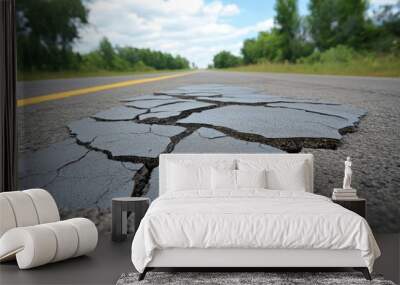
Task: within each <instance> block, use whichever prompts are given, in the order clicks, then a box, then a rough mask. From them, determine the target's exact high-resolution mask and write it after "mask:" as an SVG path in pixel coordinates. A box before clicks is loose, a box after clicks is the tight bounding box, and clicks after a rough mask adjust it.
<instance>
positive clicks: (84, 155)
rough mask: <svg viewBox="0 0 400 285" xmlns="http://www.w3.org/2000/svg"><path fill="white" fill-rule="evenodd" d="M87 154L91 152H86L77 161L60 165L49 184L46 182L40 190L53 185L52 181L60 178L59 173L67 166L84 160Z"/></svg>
mask: <svg viewBox="0 0 400 285" xmlns="http://www.w3.org/2000/svg"><path fill="white" fill-rule="evenodd" d="M89 152H91V150H87V151H86V152H85V153H84V154H83V155H81V156H80V157H78V158H77V159H74V160H71V161H68V162H66V163H65V164H63V165H61V166H60V167H58V168H57V169H56V174H55V175H54V177H53V178H52V179H51V180H50V181H49V182H47V183H46V184H45V185H43V186H42V188H46V187H47V186H49V185H51V184H53V183H54V181H55V180H56V179H57V178H58V177H60V173H61V171H62V170H63V169H64V168H66V167H67V166H69V165H72V164H75V163H77V162H79V161H81V160H82V159H84V158H85V157H86V156H87V155H88V153H89Z"/></svg>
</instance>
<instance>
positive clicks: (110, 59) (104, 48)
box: [99, 37, 116, 70]
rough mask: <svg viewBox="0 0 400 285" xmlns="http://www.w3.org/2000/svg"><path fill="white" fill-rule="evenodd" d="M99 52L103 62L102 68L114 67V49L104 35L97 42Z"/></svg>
mask: <svg viewBox="0 0 400 285" xmlns="http://www.w3.org/2000/svg"><path fill="white" fill-rule="evenodd" d="M99 53H100V56H101V57H102V59H103V62H104V68H105V69H110V70H112V69H113V68H114V61H115V60H116V57H115V55H116V54H115V51H114V48H113V46H112V44H111V43H110V41H109V40H108V39H107V38H106V37H104V38H102V39H101V41H100V44H99Z"/></svg>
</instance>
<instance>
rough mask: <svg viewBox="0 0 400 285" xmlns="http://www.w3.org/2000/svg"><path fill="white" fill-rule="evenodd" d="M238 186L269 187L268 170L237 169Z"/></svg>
mask: <svg viewBox="0 0 400 285" xmlns="http://www.w3.org/2000/svg"><path fill="white" fill-rule="evenodd" d="M236 183H237V188H239V189H240V188H267V171H266V170H265V169H262V170H236Z"/></svg>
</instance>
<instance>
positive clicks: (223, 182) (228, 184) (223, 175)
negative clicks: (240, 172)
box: [211, 168, 236, 190]
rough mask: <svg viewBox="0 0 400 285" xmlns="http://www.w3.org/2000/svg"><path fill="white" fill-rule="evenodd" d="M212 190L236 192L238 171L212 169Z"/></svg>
mask: <svg viewBox="0 0 400 285" xmlns="http://www.w3.org/2000/svg"><path fill="white" fill-rule="evenodd" d="M211 189H213V190H235V189H236V170H232V169H216V168H212V169H211Z"/></svg>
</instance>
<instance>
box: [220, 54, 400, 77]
mask: <svg viewBox="0 0 400 285" xmlns="http://www.w3.org/2000/svg"><path fill="white" fill-rule="evenodd" d="M222 70H224V71H244V72H276V73H303V74H324V75H328V74H329V75H351V76H379V77H400V58H399V57H377V58H362V59H355V60H351V61H350V62H325V63H297V64H288V63H260V64H254V65H247V66H238V67H232V68H226V69H222Z"/></svg>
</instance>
